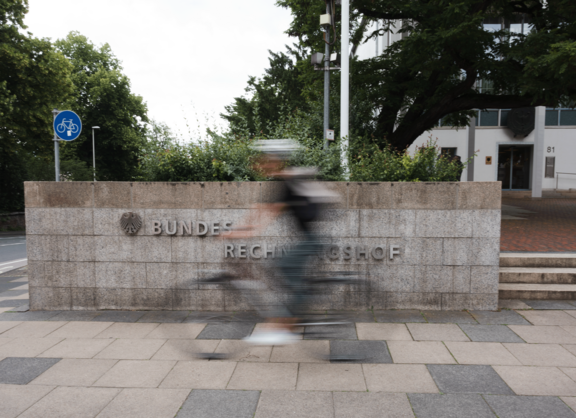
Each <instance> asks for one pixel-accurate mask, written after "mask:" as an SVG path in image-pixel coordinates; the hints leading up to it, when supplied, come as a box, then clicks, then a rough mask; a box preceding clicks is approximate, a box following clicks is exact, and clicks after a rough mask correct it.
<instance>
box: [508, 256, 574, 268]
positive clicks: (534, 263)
mask: <svg viewBox="0 0 576 418" xmlns="http://www.w3.org/2000/svg"><path fill="white" fill-rule="evenodd" d="M500 267H560V268H576V253H500Z"/></svg>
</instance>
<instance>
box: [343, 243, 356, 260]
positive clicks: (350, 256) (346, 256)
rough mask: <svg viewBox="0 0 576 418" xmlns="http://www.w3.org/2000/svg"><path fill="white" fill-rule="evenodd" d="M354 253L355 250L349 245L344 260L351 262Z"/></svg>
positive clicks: (345, 250) (345, 249)
mask: <svg viewBox="0 0 576 418" xmlns="http://www.w3.org/2000/svg"><path fill="white" fill-rule="evenodd" d="M353 252H354V249H353V248H352V247H351V246H349V245H347V246H345V247H344V260H350V259H351V258H352V253H353Z"/></svg>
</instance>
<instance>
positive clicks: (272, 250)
mask: <svg viewBox="0 0 576 418" xmlns="http://www.w3.org/2000/svg"><path fill="white" fill-rule="evenodd" d="M275 253H276V247H275V246H274V245H272V246H270V248H268V244H266V243H264V258H268V254H272V257H271V258H274V255H275Z"/></svg>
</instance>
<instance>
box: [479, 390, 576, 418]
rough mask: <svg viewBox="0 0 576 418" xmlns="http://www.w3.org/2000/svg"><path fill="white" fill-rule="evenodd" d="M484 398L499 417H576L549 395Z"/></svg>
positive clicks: (487, 396)
mask: <svg viewBox="0 0 576 418" xmlns="http://www.w3.org/2000/svg"><path fill="white" fill-rule="evenodd" d="M484 400H485V401H486V402H487V403H488V405H490V407H491V408H492V410H493V411H494V412H496V415H498V417H499V418H519V417H522V418H542V417H554V418H576V414H575V413H574V411H572V410H571V409H570V408H568V407H567V406H566V404H565V403H564V402H562V401H561V400H560V399H558V398H553V397H550V396H494V395H486V396H484Z"/></svg>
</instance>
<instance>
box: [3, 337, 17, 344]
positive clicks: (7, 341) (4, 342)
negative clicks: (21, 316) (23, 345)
mask: <svg viewBox="0 0 576 418" xmlns="http://www.w3.org/2000/svg"><path fill="white" fill-rule="evenodd" d="M14 340H15V338H2V336H1V335H0V345H4V344H8V343H9V342H10V341H14Z"/></svg>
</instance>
